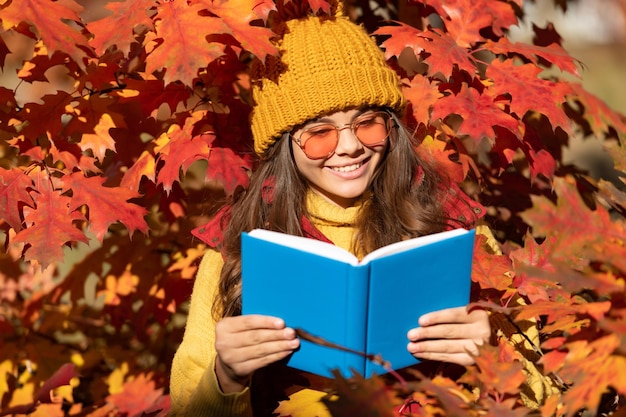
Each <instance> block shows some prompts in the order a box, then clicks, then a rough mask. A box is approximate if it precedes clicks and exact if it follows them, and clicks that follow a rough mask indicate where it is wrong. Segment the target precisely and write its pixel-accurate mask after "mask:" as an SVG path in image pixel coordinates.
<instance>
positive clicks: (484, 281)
mask: <svg viewBox="0 0 626 417" xmlns="http://www.w3.org/2000/svg"><path fill="white" fill-rule="evenodd" d="M484 241H485V237H484V236H476V243H475V245H474V259H473V262H472V281H474V282H477V283H478V284H479V285H480V287H481V288H484V289H486V288H492V289H495V290H498V291H504V292H505V293H507V292H509V291H510V290H511V286H512V285H511V284H512V277H513V268H512V266H511V261H510V260H509V258H508V257H507V256H506V255H492V254H489V253H487V252H486V251H485V250H484V249H482V247H483V246H482V245H483V244H485V243H484Z"/></svg>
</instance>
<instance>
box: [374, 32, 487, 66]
mask: <svg viewBox="0 0 626 417" xmlns="http://www.w3.org/2000/svg"><path fill="white" fill-rule="evenodd" d="M397 24H398V26H383V27H381V28H379V29H378V30H376V31H375V32H374V34H375V35H390V36H391V37H390V38H389V39H387V40H385V41H384V42H383V43H382V44H381V46H382V47H383V48H385V57H386V58H387V59H389V58H391V57H393V56H400V54H401V53H402V51H404V49H405V48H411V49H412V50H413V53H414V54H415V56H417V57H420V56H421V57H422V59H423V60H424V62H426V63H427V64H428V66H429V74H430V75H435V74H437V73H441V74H443V76H444V77H446V78H450V76H451V75H452V71H453V69H454V68H455V67H458V68H459V69H461V70H464V71H466V72H467V73H469V74H474V73H475V72H476V67H475V63H474V59H473V58H472V55H471V53H470V51H469V50H468V49H466V48H464V47H462V46H459V45H458V44H457V43H456V42H455V40H454V39H452V38H451V37H450V36H449V35H448V34H447V33H444V32H441V31H440V30H438V29H432V30H428V31H423V32H422V31H419V30H417V29H415V28H413V27H411V26H409V25H406V24H403V23H397Z"/></svg>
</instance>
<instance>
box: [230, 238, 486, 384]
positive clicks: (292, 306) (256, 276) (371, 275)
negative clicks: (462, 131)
mask: <svg viewBox="0 0 626 417" xmlns="http://www.w3.org/2000/svg"><path fill="white" fill-rule="evenodd" d="M241 244H242V313H243V314H265V315H270V316H276V317H281V318H282V319H283V320H285V323H286V325H287V326H289V327H293V328H301V329H303V330H305V331H306V332H308V333H309V334H312V335H314V336H318V337H321V338H323V339H324V340H326V341H328V342H331V343H335V344H339V345H342V346H345V347H347V348H349V349H352V350H356V351H359V352H365V353H367V354H374V355H377V354H378V355H381V357H382V359H383V360H385V361H387V362H388V363H389V364H390V365H391V368H392V369H394V370H397V369H400V368H404V367H407V366H410V365H414V364H416V363H418V360H417V359H416V358H414V357H413V356H412V355H411V354H410V353H409V352H408V351H407V344H408V339H407V332H408V331H409V329H412V328H414V327H417V325H418V324H417V320H418V318H419V317H420V316H421V315H423V314H425V313H428V312H431V311H436V310H441V309H444V308H449V307H459V306H464V305H467V303H468V302H469V294H470V285H471V270H472V254H473V249H474V230H465V229H455V230H451V231H446V232H442V233H437V234H433V235H428V236H422V237H418V238H415V239H410V240H405V241H402V242H398V243H394V244H391V245H389V246H385V247H383V248H380V249H378V250H376V251H374V252H372V253H370V254H369V255H367V256H366V257H365V258H364V259H363V260H362V261H361V262H359V261H358V259H357V258H356V257H355V256H354V255H352V254H351V253H349V252H348V251H346V250H344V249H342V248H339V247H337V246H334V245H332V244H329V243H325V242H321V241H317V240H313V239H308V238H304V237H298V236H291V235H286V234H283V233H278V232H271V231H267V230H261V229H255V230H253V231H251V232H250V233H243V234H242V243H241ZM287 365H288V366H290V367H293V368H296V369H300V370H303V371H307V372H311V373H314V374H317V375H322V376H326V377H332V376H333V375H332V372H331V371H332V370H333V369H338V370H339V371H340V372H341V373H342V375H344V376H346V377H349V376H352V374H353V371H356V372H358V373H359V374H361V375H363V376H365V377H369V376H371V375H372V374H374V373H376V374H378V375H381V374H384V373H386V372H387V371H386V370H385V368H384V367H382V366H381V365H378V364H376V363H374V362H372V361H370V360H367V359H366V358H365V357H363V356H362V355H359V354H355V353H351V352H346V351H342V350H338V349H334V348H331V347H327V346H321V345H319V344H316V343H311V342H309V341H307V340H301V343H300V348H299V349H298V350H297V351H296V352H294V353H293V354H292V355H291V356H290V357H289V359H288V363H287Z"/></svg>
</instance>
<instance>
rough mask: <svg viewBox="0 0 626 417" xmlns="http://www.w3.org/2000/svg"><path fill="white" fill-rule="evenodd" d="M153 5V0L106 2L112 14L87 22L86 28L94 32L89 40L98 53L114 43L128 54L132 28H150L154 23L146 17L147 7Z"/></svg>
mask: <svg viewBox="0 0 626 417" xmlns="http://www.w3.org/2000/svg"><path fill="white" fill-rule="evenodd" d="M153 6H154V0H133V1H125V2H122V3H113V2H111V3H107V4H106V6H105V8H106V9H108V10H111V11H112V12H113V14H111V15H109V16H106V17H104V18H102V19H99V20H96V21H94V22H90V23H88V24H87V29H88V30H89V31H90V32H91V33H93V34H94V38H93V39H92V40H91V41H90V43H91V45H92V46H93V48H94V49H95V50H96V52H97V53H98V54H99V55H102V54H104V52H105V51H106V50H107V48H108V47H110V46H112V45H116V46H117V49H119V50H120V51H122V52H124V54H128V51H129V50H130V44H131V43H132V42H135V37H134V35H133V30H134V29H135V28H136V27H137V26H144V27H146V28H148V29H152V28H153V27H154V25H153V24H152V20H151V19H150V18H149V17H148V9H149V8H151V7H153Z"/></svg>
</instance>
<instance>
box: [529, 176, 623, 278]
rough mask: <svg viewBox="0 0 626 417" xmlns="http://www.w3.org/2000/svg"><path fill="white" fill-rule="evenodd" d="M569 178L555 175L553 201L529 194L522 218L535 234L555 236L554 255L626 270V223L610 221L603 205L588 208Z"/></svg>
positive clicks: (556, 257) (557, 257)
mask: <svg viewBox="0 0 626 417" xmlns="http://www.w3.org/2000/svg"><path fill="white" fill-rule="evenodd" d="M571 182H572V179H571V178H567V179H562V178H557V179H555V180H554V189H555V192H556V193H557V195H558V196H559V197H558V199H557V202H556V205H555V204H554V203H553V202H552V201H550V200H549V199H547V198H545V197H532V199H533V208H532V209H529V210H527V211H525V212H523V213H522V214H521V216H522V218H524V219H525V220H526V221H527V222H528V224H530V225H532V226H533V233H534V234H535V235H542V236H553V237H554V245H555V246H554V252H553V254H554V256H555V259H559V258H561V259H567V258H570V257H572V256H576V257H580V258H585V259H592V260H598V261H603V262H607V263H609V264H611V265H614V266H615V267H616V268H618V269H620V270H622V271H624V270H626V247H624V245H623V242H624V241H626V225H625V224H624V223H623V222H613V221H611V218H610V215H609V213H608V211H607V210H606V209H605V208H604V207H602V206H599V205H598V206H597V207H596V209H595V211H591V210H590V209H589V207H588V206H587V205H586V204H585V203H584V202H583V200H582V198H581V197H580V195H579V193H578V191H577V189H576V187H575V186H574V185H573V184H572V183H571Z"/></svg>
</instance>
